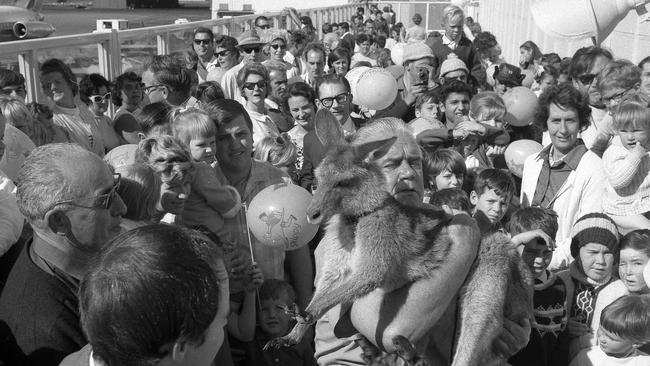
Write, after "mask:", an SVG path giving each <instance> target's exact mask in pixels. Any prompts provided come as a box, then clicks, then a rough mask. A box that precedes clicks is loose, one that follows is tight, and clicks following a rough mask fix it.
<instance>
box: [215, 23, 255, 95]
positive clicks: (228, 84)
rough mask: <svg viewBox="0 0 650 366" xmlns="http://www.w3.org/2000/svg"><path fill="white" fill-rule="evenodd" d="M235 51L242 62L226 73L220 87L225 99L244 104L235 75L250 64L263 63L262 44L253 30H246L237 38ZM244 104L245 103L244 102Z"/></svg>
mask: <svg viewBox="0 0 650 366" xmlns="http://www.w3.org/2000/svg"><path fill="white" fill-rule="evenodd" d="M237 42H238V45H237V49H238V50H239V52H240V54H241V55H242V60H241V62H240V63H239V64H237V65H235V66H234V67H232V68H231V69H230V70H228V71H226V73H225V74H224V75H223V78H222V79H221V87H222V88H223V93H224V96H225V97H226V99H234V100H237V101H240V102H244V100H243V98H242V96H241V94H240V90H241V85H239V84H238V83H237V74H238V73H239V70H241V69H242V68H243V67H244V66H245V65H247V64H249V63H251V62H262V61H264V53H263V52H262V47H263V46H264V42H262V40H261V39H260V36H259V35H258V34H257V31H256V30H255V29H251V30H247V31H245V32H244V33H242V34H241V35H240V36H239V37H237ZM244 103H245V102H244Z"/></svg>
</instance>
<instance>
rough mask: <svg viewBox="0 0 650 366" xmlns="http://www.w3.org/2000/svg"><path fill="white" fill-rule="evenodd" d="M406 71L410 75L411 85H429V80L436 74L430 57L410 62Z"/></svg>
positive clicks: (405, 67)
mask: <svg viewBox="0 0 650 366" xmlns="http://www.w3.org/2000/svg"><path fill="white" fill-rule="evenodd" d="M404 71H405V72H406V73H407V74H408V77H409V80H410V81H411V85H428V84H429V78H430V77H431V75H433V74H435V70H434V68H433V60H432V59H431V58H429V57H425V58H421V59H419V60H415V61H412V62H409V63H408V64H407V65H406V66H404Z"/></svg>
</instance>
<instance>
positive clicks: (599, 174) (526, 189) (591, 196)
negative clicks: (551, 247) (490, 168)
mask: <svg viewBox="0 0 650 366" xmlns="http://www.w3.org/2000/svg"><path fill="white" fill-rule="evenodd" d="M542 151H548V149H544V150H542ZM543 164H544V160H543V159H542V158H541V156H540V155H539V154H534V155H531V156H529V157H528V158H527V159H526V162H525V163H524V171H523V174H522V181H521V200H520V202H521V204H522V206H523V207H528V206H530V205H531V203H532V201H533V197H534V196H535V188H536V187H537V180H538V179H539V175H540V172H541V170H542V166H543ZM605 177H606V175H605V170H604V169H603V163H602V161H601V160H600V158H599V157H598V156H597V155H596V154H594V153H593V152H591V151H587V152H586V153H585V154H584V155H583V156H582V159H581V160H580V163H579V164H578V168H577V169H576V170H574V171H572V172H571V173H570V174H569V177H568V178H567V180H566V181H565V182H564V184H563V185H562V187H560V189H559V190H558V192H557V193H556V194H555V197H554V198H553V201H552V203H551V207H550V208H551V209H553V211H555V212H556V213H557V216H558V225H559V226H558V231H557V234H556V235H555V245H556V249H555V252H554V253H553V259H552V260H551V264H550V265H549V270H552V271H556V270H560V269H564V268H567V267H568V265H569V263H571V262H572V261H573V257H572V256H571V249H570V247H571V228H572V227H573V224H574V223H575V222H576V221H577V220H578V219H579V218H580V217H582V216H584V215H585V214H588V213H592V212H602V203H603V197H604V195H605V179H606V178H605Z"/></svg>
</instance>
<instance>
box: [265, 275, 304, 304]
mask: <svg viewBox="0 0 650 366" xmlns="http://www.w3.org/2000/svg"><path fill="white" fill-rule="evenodd" d="M283 295H285V296H286V297H287V300H289V304H291V303H294V302H295V301H296V292H295V291H294V290H293V287H292V286H291V285H290V284H289V283H288V282H286V281H283V280H276V279H273V278H269V279H267V280H264V283H262V286H261V287H260V291H259V297H260V301H266V300H282V296H283Z"/></svg>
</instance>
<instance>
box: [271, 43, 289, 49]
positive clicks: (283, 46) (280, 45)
mask: <svg viewBox="0 0 650 366" xmlns="http://www.w3.org/2000/svg"><path fill="white" fill-rule="evenodd" d="M271 48H273V49H274V50H277V49H278V48H280V49H283V50H286V49H287V45H286V44H272V45H271Z"/></svg>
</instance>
